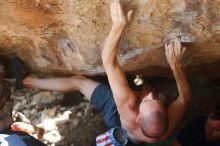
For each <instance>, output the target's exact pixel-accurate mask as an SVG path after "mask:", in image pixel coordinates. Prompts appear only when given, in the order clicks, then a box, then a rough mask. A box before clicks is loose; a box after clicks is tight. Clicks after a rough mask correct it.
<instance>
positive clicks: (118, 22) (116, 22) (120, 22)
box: [111, 0, 133, 30]
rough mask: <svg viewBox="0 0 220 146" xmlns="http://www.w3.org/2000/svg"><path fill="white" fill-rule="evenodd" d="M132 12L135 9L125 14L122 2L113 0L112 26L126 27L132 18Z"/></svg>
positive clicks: (115, 27) (116, 27)
mask: <svg viewBox="0 0 220 146" xmlns="http://www.w3.org/2000/svg"><path fill="white" fill-rule="evenodd" d="M132 12H133V10H130V11H128V12H127V14H125V13H124V11H123V9H122V6H121V4H120V0H112V3H111V18H112V23H113V26H112V28H114V29H116V30H117V29H124V28H125V26H126V25H127V24H128V22H129V21H130V19H131V14H132Z"/></svg>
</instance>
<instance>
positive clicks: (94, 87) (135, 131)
mask: <svg viewBox="0 0 220 146" xmlns="http://www.w3.org/2000/svg"><path fill="white" fill-rule="evenodd" d="M131 14H132V11H129V12H128V13H127V14H125V13H124V12H123V10H122V7H121V4H120V0H112V3H111V18H112V22H113V25H112V28H111V31H110V32H109V34H108V36H107V38H106V40H105V43H104V47H103V50H102V61H103V66H104V68H105V71H106V73H107V76H108V80H109V83H110V87H111V89H110V88H108V87H107V86H104V85H103V84H100V83H98V82H95V81H92V80H90V79H87V78H85V77H82V76H73V77H69V78H52V79H36V78H32V77H27V78H25V79H24V80H23V84H24V85H25V86H29V87H35V88H39V89H44V90H56V91H63V92H64V91H71V90H79V91H80V92H81V93H83V94H84V95H85V96H86V97H87V99H88V100H90V101H91V103H92V104H93V106H94V107H95V108H96V109H97V110H98V111H100V112H102V116H103V118H104V120H105V123H106V125H107V127H108V129H110V128H114V127H117V126H122V127H123V128H124V129H125V130H126V132H127V134H128V136H129V139H130V140H131V141H132V142H134V143H152V142H159V141H162V140H165V139H167V138H168V137H169V136H171V134H173V132H174V131H175V130H176V128H177V127H178V126H179V124H180V123H181V121H182V118H183V115H184V113H185V110H186V109H187V106H188V104H189V103H190V99H191V96H190V89H189V85H188V82H187V79H186V76H185V74H184V72H183V68H182V65H181V57H182V55H183V53H184V51H185V48H183V47H182V46H181V41H180V39H179V38H176V39H175V41H174V43H170V44H166V45H165V51H166V58H167V61H168V63H169V65H170V68H171V70H172V72H173V74H174V77H175V80H176V82H177V87H178V92H179V96H178V98H177V99H176V100H175V101H174V102H172V103H171V104H170V105H169V107H168V108H165V106H164V104H163V102H161V100H160V97H159V93H156V92H153V91H151V90H150V89H145V90H144V91H142V92H141V93H140V94H137V93H136V92H135V91H133V90H132V89H131V88H130V87H129V84H128V81H127V79H126V76H125V73H124V72H123V70H122V68H121V67H120V66H119V64H118V61H117V58H116V53H117V50H118V45H119V41H120V38H121V35H122V33H123V30H124V29H125V27H126V25H127V24H128V22H129V21H130V18H131ZM112 93H113V94H112Z"/></svg>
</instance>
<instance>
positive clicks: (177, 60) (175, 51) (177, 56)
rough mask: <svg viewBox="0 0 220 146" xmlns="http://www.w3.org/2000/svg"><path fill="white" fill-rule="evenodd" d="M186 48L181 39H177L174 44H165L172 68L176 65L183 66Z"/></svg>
mask: <svg viewBox="0 0 220 146" xmlns="http://www.w3.org/2000/svg"><path fill="white" fill-rule="evenodd" d="M185 50H186V47H182V45H181V41H180V38H178V37H177V38H175V40H174V43H170V44H168V45H167V44H165V51H166V57H167V61H168V63H169V64H170V66H171V68H172V67H174V66H175V65H181V61H182V57H183V54H184V52H185Z"/></svg>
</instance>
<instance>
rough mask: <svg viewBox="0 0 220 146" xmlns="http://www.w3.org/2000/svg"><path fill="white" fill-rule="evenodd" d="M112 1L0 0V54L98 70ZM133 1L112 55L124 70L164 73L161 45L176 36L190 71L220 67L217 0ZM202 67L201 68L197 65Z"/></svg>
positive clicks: (55, 67)
mask: <svg viewBox="0 0 220 146" xmlns="http://www.w3.org/2000/svg"><path fill="white" fill-rule="evenodd" d="M110 2H111V1H110V0H89V1H88V0H4V1H0V20H1V23H0V56H19V57H21V58H22V59H23V60H24V61H25V62H26V63H27V65H28V66H29V67H30V68H31V69H32V70H34V71H40V72H45V73H49V74H52V73H56V74H60V75H61V74H62V75H67V74H84V75H98V74H103V73H104V69H103V67H102V62H101V48H102V44H103V42H104V40H105V37H106V36H107V33H108V32H109V30H110V28H111V25H112V24H111V18H110V12H109V6H110ZM124 3H125V8H126V9H129V8H131V7H132V8H134V9H135V13H134V17H133V20H132V22H131V24H130V25H129V26H128V27H127V28H126V30H125V32H124V35H123V37H122V39H121V43H120V49H119V51H118V59H119V62H120V64H121V65H122V67H123V69H124V70H125V71H127V72H137V73H140V74H147V75H151V74H153V75H164V74H166V73H169V66H168V64H167V61H166V58H165V55H164V49H163V44H164V42H169V41H171V40H172V39H173V38H174V37H175V36H181V37H182V38H181V39H182V41H183V42H185V45H186V46H187V47H188V49H187V51H186V54H185V56H184V60H183V61H184V64H185V65H186V68H187V69H188V71H189V72H190V73H192V74H193V73H194V74H195V73H196V74H198V75H202V74H206V73H204V68H205V72H212V73H213V71H215V72H214V73H215V74H216V75H218V76H219V74H220V1H219V0H169V1H168V0H167V1H164V0H157V1H155V0H135V1H132V0H126V1H124ZM201 70H203V72H201Z"/></svg>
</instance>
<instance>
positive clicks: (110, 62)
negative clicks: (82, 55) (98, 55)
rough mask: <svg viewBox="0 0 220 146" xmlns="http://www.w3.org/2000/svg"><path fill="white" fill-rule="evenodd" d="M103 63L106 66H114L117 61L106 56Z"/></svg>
mask: <svg viewBox="0 0 220 146" xmlns="http://www.w3.org/2000/svg"><path fill="white" fill-rule="evenodd" d="M102 65H103V66H104V67H105V68H106V67H114V66H115V65H116V61H115V60H112V59H108V58H106V57H103V58H102Z"/></svg>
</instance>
